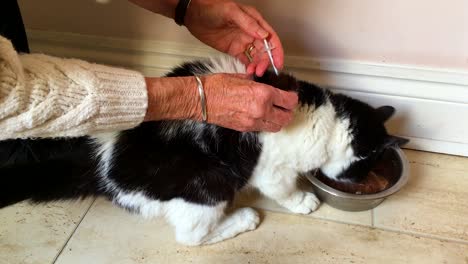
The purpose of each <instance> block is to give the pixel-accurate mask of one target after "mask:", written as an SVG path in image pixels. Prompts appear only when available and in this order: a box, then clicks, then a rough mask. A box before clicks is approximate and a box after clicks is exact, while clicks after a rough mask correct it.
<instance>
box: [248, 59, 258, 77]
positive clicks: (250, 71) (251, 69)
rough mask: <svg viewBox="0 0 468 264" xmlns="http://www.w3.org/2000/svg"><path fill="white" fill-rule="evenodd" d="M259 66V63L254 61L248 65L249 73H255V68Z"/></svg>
mask: <svg viewBox="0 0 468 264" xmlns="http://www.w3.org/2000/svg"><path fill="white" fill-rule="evenodd" d="M256 67H257V63H255V62H252V63H250V64H249V65H248V66H247V74H254V73H255V68H256Z"/></svg>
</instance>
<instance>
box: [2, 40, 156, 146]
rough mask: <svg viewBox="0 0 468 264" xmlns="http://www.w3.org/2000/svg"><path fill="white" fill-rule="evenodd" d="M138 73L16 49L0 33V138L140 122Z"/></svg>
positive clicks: (142, 105) (142, 101)
mask: <svg viewBox="0 0 468 264" xmlns="http://www.w3.org/2000/svg"><path fill="white" fill-rule="evenodd" d="M147 105H148V99H147V91H146V84H145V80H144V77H143V76H142V75H141V74H140V73H138V72H135V71H130V70H125V69H119V68H113V67H108V66H103V65H97V64H91V63H88V62H85V61H82V60H76V59H62V58H56V57H51V56H46V55H42V54H21V55H19V54H17V53H16V51H15V50H14V49H13V47H12V45H11V43H10V41H9V40H7V39H5V38H3V37H1V36H0V140H4V139H13V138H36V137H75V136H82V135H88V134H92V133H98V132H105V131H115V130H123V129H128V128H132V127H135V126H137V125H138V124H139V123H141V122H142V121H143V118H144V116H145V114H146V108H147Z"/></svg>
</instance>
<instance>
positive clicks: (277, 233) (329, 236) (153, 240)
mask: <svg viewBox="0 0 468 264" xmlns="http://www.w3.org/2000/svg"><path fill="white" fill-rule="evenodd" d="M467 260H468V245H466V244H457V243H452V242H442V241H439V240H436V239H427V238H422V237H415V236H410V235H405V234H399V233H394V232H387V231H380V230H377V229H372V228H368V227H362V226H353V225H347V224H339V223H334V222H330V221H324V220H318V219H314V218H310V217H302V216H295V215H288V214H278V213H273V212H266V213H264V218H263V221H262V223H261V224H260V227H259V228H258V229H257V230H255V231H252V232H249V233H245V234H242V235H240V236H238V237H236V238H234V239H231V240H228V241H225V242H222V243H219V244H215V245H211V246H205V247H194V248H193V247H185V246H181V245H178V244H176V242H175V241H174V238H173V230H172V228H171V227H169V226H168V225H167V224H165V223H164V222H163V221H162V220H160V219H159V220H144V219H142V218H140V217H139V216H136V215H131V214H129V213H128V212H126V211H124V210H122V209H119V208H116V207H114V206H112V205H111V204H110V203H109V202H105V201H103V200H98V201H97V202H96V203H95V204H94V205H93V207H92V209H91V210H90V211H89V213H88V214H87V215H86V217H85V218H84V220H83V221H82V223H81V225H80V226H79V227H78V229H77V231H76V232H75V234H74V236H73V237H72V239H71V240H70V242H69V243H68V244H67V247H66V248H65V249H64V251H63V252H62V255H61V256H60V257H59V258H58V260H57V264H74V263H77V264H78V263H80V264H81V263H100V264H106V263H109V264H110V263H121V264H125V263H158V264H162V263H171V264H172V263H203V264H210V263H213V264H218V263H236V264H237V263H307V264H310V263H425V264H426V263H462V264H466V261H467Z"/></svg>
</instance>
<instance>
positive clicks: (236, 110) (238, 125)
mask: <svg viewBox="0 0 468 264" xmlns="http://www.w3.org/2000/svg"><path fill="white" fill-rule="evenodd" d="M202 82H203V86H204V89H205V95H206V99H207V112H208V122H209V123H213V124H217V125H220V126H223V127H227V128H231V129H234V130H237V131H270V132H277V131H280V130H281V128H282V127H284V126H285V125H287V124H288V123H289V122H290V121H291V120H292V118H293V111H292V110H293V109H294V108H295V106H296V105H297V100H298V98H297V94H296V93H293V92H285V91H282V90H279V89H276V88H273V87H271V86H268V85H265V84H261V83H257V82H254V81H252V80H250V79H249V76H248V75H242V74H214V75H207V76H204V77H202Z"/></svg>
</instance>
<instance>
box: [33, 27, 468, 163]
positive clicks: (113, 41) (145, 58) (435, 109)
mask: <svg viewBox="0 0 468 264" xmlns="http://www.w3.org/2000/svg"><path fill="white" fill-rule="evenodd" d="M28 38H29V41H30V45H31V49H32V51H33V52H43V53H47V54H52V55H56V56H63V57H73V58H82V59H86V60H89V61H92V62H98V63H105V64H113V65H119V66H123V67H127V68H133V69H136V70H139V71H142V72H143V73H144V74H145V75H151V76H161V75H163V74H164V73H166V72H168V71H169V70H170V69H171V68H172V67H174V66H175V65H177V64H180V63H182V62H186V61H188V60H193V59H199V58H204V57H208V56H212V55H216V54H218V52H217V51H215V50H213V49H211V48H208V47H205V46H201V45H200V46H196V45H188V44H184V43H173V42H161V41H148V40H130V39H117V38H109V37H101V36H87V35H78V34H72V33H63V32H48V31H37V30H29V31H28ZM285 65H286V69H287V70H288V71H290V72H292V73H293V74H294V75H295V76H297V77H298V78H301V79H303V80H308V81H311V82H314V83H317V84H319V85H322V86H326V87H329V88H331V89H333V90H335V91H337V92H343V93H346V94H349V95H350V96H353V97H356V98H359V99H362V100H364V101H366V102H368V103H370V104H372V105H374V106H379V105H384V104H388V105H392V106H394V107H395V108H396V109H397V114H396V115H395V117H394V118H393V119H392V121H391V122H389V124H388V126H389V129H390V131H391V132H392V133H395V134H398V135H400V136H405V137H408V138H410V139H411V143H410V144H409V145H408V148H413V149H419V150H426V151H432V152H440V153H447V154H454V155H462V156H468V70H467V71H455V70H453V71H450V70H445V69H430V68H421V67H413V66H402V65H386V64H373V63H365V62H356V61H339V60H325V59H315V58H304V57H297V56H286V58H285Z"/></svg>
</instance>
